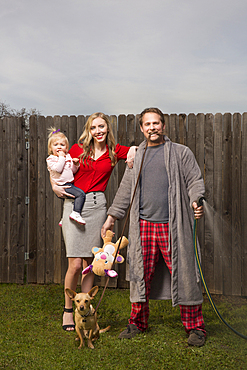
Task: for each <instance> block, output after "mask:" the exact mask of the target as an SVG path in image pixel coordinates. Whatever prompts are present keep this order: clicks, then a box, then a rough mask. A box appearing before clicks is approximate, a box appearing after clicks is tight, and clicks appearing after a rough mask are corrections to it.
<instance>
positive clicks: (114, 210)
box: [101, 166, 133, 237]
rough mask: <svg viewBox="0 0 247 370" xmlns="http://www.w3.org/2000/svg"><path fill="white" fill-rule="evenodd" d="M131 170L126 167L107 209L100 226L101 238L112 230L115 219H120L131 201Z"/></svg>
mask: <svg viewBox="0 0 247 370" xmlns="http://www.w3.org/2000/svg"><path fill="white" fill-rule="evenodd" d="M132 174H133V170H132V169H130V168H129V167H128V166H126V169H125V172H124V175H123V178H122V181H121V183H120V185H119V188H118V191H117V193H116V195H115V198H114V200H113V203H112V205H111V207H110V208H109V209H108V212H107V214H108V217H107V219H106V222H105V223H104V225H103V226H102V229H101V236H102V237H105V233H106V231H107V230H112V229H113V226H114V222H115V221H116V219H122V218H124V216H125V213H126V211H127V209H128V207H129V205H130V201H131V182H132Z"/></svg>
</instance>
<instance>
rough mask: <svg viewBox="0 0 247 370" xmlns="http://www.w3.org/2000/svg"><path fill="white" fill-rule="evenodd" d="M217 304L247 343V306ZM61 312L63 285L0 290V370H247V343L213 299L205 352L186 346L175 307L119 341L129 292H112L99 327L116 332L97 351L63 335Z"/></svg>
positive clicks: (161, 309)
mask: <svg viewBox="0 0 247 370" xmlns="http://www.w3.org/2000/svg"><path fill="white" fill-rule="evenodd" d="M101 292H102V288H101V289H100V292H99V293H98V294H97V296H96V298H95V301H94V307H95V306H96V304H97V301H98V299H99V298H100V295H101ZM214 299H215V303H216V306H217V308H218V310H219V312H220V313H221V315H222V316H223V318H224V319H225V320H226V321H227V322H228V323H229V324H230V325H231V326H233V327H234V329H236V330H237V331H239V332H241V333H242V334H244V335H245V336H246V335H247V299H245V298H242V299H241V298H234V297H232V298H230V299H229V298H225V297H215V296H214ZM62 309H63V287H62V286H60V285H45V286H44V285H13V284H0V369H11V370H12V369H25V370H28V369H45V370H46V369H54V370H59V369H70V370H74V369H84V370H88V369H116V370H117V369H120V370H122V369H143V370H144V369H149V370H151V369H235V370H236V369H247V340H244V339H242V338H240V337H238V336H237V335H236V334H234V333H233V332H232V331H231V330H229V329H228V328H227V327H226V326H225V325H224V324H222V323H221V322H220V321H219V319H218V318H217V316H216V315H215V313H214V312H213V310H212V308H211V305H210V303H209V302H208V299H207V298H206V297H205V302H204V304H203V314H204V319H205V322H206V329H207V333H208V335H207V340H206V343H205V346H204V347H201V348H195V347H190V346H188V345H187V337H186V334H185V332H184V329H183V326H182V324H181V321H180V312H179V308H178V307H176V308H172V306H171V302H170V301H151V302H150V319H149V330H148V331H147V332H146V333H144V334H142V335H139V336H137V337H135V338H134V339H132V340H123V341H120V340H119V339H118V338H117V337H118V335H119V333H120V332H121V331H122V330H123V329H124V328H125V327H126V325H127V320H128V317H129V313H130V303H129V291H128V290H115V289H109V288H108V289H107V290H106V293H105V295H104V298H103V300H102V302H101V305H100V307H99V311H98V322H99V325H100V327H101V328H103V327H105V326H107V325H111V329H110V331H109V332H107V333H104V334H101V336H100V338H99V340H98V341H96V342H95V349H94V350H91V349H89V348H87V347H85V348H84V349H82V350H78V348H77V347H78V342H76V341H75V337H76V334H75V333H66V332H64V331H63V330H62V327H61V318H62Z"/></svg>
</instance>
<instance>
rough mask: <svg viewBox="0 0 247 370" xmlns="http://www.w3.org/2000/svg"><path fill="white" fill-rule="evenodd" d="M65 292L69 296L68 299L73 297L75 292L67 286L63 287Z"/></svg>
mask: <svg viewBox="0 0 247 370" xmlns="http://www.w3.org/2000/svg"><path fill="white" fill-rule="evenodd" d="M65 293H66V294H67V295H68V296H69V298H70V299H74V298H75V296H76V294H77V293H76V292H74V291H73V290H71V289H69V288H66V289H65Z"/></svg>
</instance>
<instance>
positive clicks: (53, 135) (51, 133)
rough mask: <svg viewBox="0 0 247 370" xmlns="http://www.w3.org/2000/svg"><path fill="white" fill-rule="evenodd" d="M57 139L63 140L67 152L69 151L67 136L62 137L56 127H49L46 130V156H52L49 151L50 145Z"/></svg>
mask: <svg viewBox="0 0 247 370" xmlns="http://www.w3.org/2000/svg"><path fill="white" fill-rule="evenodd" d="M58 137H61V138H62V139H64V140H65V142H66V146H67V150H68V149H69V140H68V138H67V136H66V135H64V133H63V132H61V131H60V129H58V130H57V129H56V127H50V128H49V129H48V145H47V146H48V155H51V154H53V153H52V149H51V144H52V142H53V141H54V140H55V139H56V138H58Z"/></svg>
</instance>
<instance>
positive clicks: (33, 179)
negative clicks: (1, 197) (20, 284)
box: [27, 116, 43, 283]
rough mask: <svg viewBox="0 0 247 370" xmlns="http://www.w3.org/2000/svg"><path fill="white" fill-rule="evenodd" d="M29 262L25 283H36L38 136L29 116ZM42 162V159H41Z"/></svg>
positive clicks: (33, 122) (34, 120)
mask: <svg viewBox="0 0 247 370" xmlns="http://www.w3.org/2000/svg"><path fill="white" fill-rule="evenodd" d="M29 126H30V127H29V143H30V149H29V199H30V201H29V207H28V208H29V241H28V253H29V260H28V265H27V281H28V282H29V283H36V282H37V227H38V224H37V219H38V217H37V191H38V189H37V188H38V181H37V178H38V159H39V160H41V158H38V150H37V149H38V143H37V141H38V135H37V120H36V117H34V116H31V117H30V119H29ZM42 160H43V158H42Z"/></svg>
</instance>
